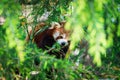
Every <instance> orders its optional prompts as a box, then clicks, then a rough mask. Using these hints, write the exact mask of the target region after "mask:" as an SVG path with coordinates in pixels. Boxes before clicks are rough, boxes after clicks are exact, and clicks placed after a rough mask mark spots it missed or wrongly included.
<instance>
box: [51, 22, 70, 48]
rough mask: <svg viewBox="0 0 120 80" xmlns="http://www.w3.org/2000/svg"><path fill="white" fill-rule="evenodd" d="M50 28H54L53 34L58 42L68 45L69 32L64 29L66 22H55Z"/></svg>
mask: <svg viewBox="0 0 120 80" xmlns="http://www.w3.org/2000/svg"><path fill="white" fill-rule="evenodd" d="M49 29H50V30H52V32H53V33H52V36H53V38H54V40H55V41H56V42H57V43H58V44H60V45H61V46H67V45H68V44H69V41H68V39H67V33H66V31H65V30H64V24H59V23H57V22H53V23H52V25H51V27H50V28H49Z"/></svg>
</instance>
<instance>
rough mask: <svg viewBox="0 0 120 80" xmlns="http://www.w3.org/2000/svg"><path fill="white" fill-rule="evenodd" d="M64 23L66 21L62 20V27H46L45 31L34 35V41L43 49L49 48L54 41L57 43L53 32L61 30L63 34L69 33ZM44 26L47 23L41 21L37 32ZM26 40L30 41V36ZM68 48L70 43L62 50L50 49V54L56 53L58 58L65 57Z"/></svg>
mask: <svg viewBox="0 0 120 80" xmlns="http://www.w3.org/2000/svg"><path fill="white" fill-rule="evenodd" d="M64 24H65V22H61V23H60V25H61V26H62V27H60V28H57V27H54V28H53V29H46V30H45V31H43V32H41V33H38V34H37V35H34V38H33V41H34V42H35V43H36V45H37V46H38V48H42V49H43V50H48V48H47V47H52V46H53V45H54V43H56V41H55V40H54V38H53V34H54V32H55V31H60V33H61V34H63V33H65V34H66V35H67V33H66V31H65V30H64ZM43 26H45V23H40V24H39V25H38V26H37V27H36V29H35V33H36V32H37V31H38V30H39V29H40V28H41V27H43ZM31 32H32V31H30V35H31ZM35 33H34V34H35ZM26 40H27V41H28V40H29V37H27V38H26ZM69 44H70V43H69ZM46 46H47V47H46ZM68 48H69V45H67V46H65V47H63V48H61V50H60V51H57V52H52V51H49V54H53V55H56V57H57V58H64V57H65V54H66V52H67V50H68Z"/></svg>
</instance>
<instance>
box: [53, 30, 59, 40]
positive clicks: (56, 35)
mask: <svg viewBox="0 0 120 80" xmlns="http://www.w3.org/2000/svg"><path fill="white" fill-rule="evenodd" d="M59 35H60V32H59V31H56V32H55V33H54V34H53V37H54V39H56V38H57V37H58V36H59Z"/></svg>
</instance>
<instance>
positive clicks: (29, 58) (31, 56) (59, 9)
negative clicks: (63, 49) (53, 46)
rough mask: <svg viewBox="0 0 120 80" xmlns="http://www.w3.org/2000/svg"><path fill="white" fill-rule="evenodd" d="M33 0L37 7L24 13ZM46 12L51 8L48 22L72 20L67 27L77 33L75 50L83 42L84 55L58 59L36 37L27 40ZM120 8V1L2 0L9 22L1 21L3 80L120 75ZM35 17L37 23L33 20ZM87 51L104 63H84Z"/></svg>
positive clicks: (1, 10) (73, 36)
mask: <svg viewBox="0 0 120 80" xmlns="http://www.w3.org/2000/svg"><path fill="white" fill-rule="evenodd" d="M27 4H31V5H32V8H31V9H32V10H31V13H30V14H29V15H27V17H24V16H23V14H22V7H23V6H25V5H27ZM45 11H49V12H50V16H49V17H48V20H46V23H48V24H49V23H51V22H52V21H62V20H66V19H67V24H66V29H69V30H70V31H71V32H72V33H71V37H70V39H71V46H70V49H71V50H75V49H76V48H77V49H79V46H80V49H79V50H80V52H79V53H78V55H71V54H69V53H68V54H67V56H68V57H69V58H66V59H56V58H55V57H54V56H50V55H48V54H47V51H43V50H41V49H38V48H37V47H36V45H35V44H34V43H33V42H32V40H31V41H30V42H29V43H27V44H26V43H25V36H26V33H25V32H24V31H26V32H28V26H29V25H31V24H32V25H31V27H32V29H33V30H34V26H35V25H37V23H38V21H37V19H38V17H40V16H42V14H43V13H44V12H45ZM119 12H120V1H119V0H108V1H107V0H106V1H105V0H74V1H73V0H39V1H38V0H11V1H8V0H2V1H1V2H0V16H3V17H4V18H5V23H4V24H3V25H0V79H6V80H11V79H18V80H19V79H22V80H24V79H29V80H49V79H52V80H80V79H98V78H112V79H119V78H120V77H119V76H120V75H119V72H120V68H119V65H120V63H119V62H118V61H119V59H120V54H119V52H120V14H119ZM66 15H67V16H66ZM29 16H32V18H33V21H32V23H28V22H27V18H28V17H29ZM31 37H32V36H31ZM83 41H84V42H85V43H88V45H86V44H85V46H87V47H83V46H82V44H81V42H83ZM81 47H82V48H83V49H81ZM85 48H88V49H85ZM84 52H86V53H88V54H90V55H91V56H92V58H93V62H94V63H95V64H97V66H99V67H96V66H95V65H94V66H85V65H84V64H82V60H81V58H82V56H81V55H82V54H84ZM71 53H74V52H71ZM103 56H104V57H103ZM102 63H103V65H102ZM101 65H102V66H101ZM93 67H94V68H93Z"/></svg>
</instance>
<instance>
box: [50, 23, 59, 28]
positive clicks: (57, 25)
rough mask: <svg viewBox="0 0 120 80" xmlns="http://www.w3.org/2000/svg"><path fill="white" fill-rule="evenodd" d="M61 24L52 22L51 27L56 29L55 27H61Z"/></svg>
mask: <svg viewBox="0 0 120 80" xmlns="http://www.w3.org/2000/svg"><path fill="white" fill-rule="evenodd" d="M60 27H61V25H60V24H59V23H58V22H52V23H51V27H49V29H55V28H60Z"/></svg>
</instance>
